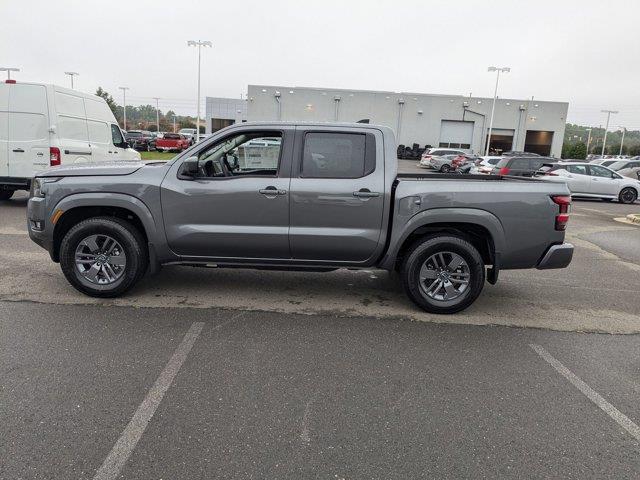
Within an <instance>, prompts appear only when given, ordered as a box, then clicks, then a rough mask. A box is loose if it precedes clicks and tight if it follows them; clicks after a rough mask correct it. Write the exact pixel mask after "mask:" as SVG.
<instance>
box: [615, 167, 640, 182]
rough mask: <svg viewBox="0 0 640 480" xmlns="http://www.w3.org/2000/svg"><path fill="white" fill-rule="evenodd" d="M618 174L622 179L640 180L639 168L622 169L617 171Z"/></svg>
mask: <svg viewBox="0 0 640 480" xmlns="http://www.w3.org/2000/svg"><path fill="white" fill-rule="evenodd" d="M618 174H619V175H622V176H623V177H628V178H633V179H634V180H635V179H636V178H637V179H638V180H640V167H634V168H623V169H622V170H618Z"/></svg>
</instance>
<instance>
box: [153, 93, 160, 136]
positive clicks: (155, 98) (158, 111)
mask: <svg viewBox="0 0 640 480" xmlns="http://www.w3.org/2000/svg"><path fill="white" fill-rule="evenodd" d="M153 99H154V100H155V101H156V133H160V110H159V108H160V107H159V106H158V100H160V97H153Z"/></svg>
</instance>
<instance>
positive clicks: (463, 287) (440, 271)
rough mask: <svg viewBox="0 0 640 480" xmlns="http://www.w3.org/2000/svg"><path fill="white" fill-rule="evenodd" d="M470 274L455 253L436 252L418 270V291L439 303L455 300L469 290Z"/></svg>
mask: <svg viewBox="0 0 640 480" xmlns="http://www.w3.org/2000/svg"><path fill="white" fill-rule="evenodd" d="M470 279H471V272H470V269H469V265H468V264H467V262H466V261H465V260H464V258H462V257H461V256H460V255H458V254H457V253H453V252H438V253H434V254H433V255H431V256H430V257H429V258H427V260H426V261H425V262H424V263H423V264H422V267H421V268H420V289H421V290H422V292H423V293H424V294H425V295H426V296H428V297H429V298H431V299H433V300H437V301H441V302H448V301H451V300H455V299H456V298H458V297H460V296H462V295H463V294H464V293H465V292H466V291H467V290H468V289H469V281H470Z"/></svg>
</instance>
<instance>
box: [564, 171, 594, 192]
mask: <svg viewBox="0 0 640 480" xmlns="http://www.w3.org/2000/svg"><path fill="white" fill-rule="evenodd" d="M565 168H566V169H567V172H568V174H567V186H568V187H569V190H570V191H571V193H589V189H590V188H591V177H590V176H589V174H588V173H587V166H586V165H567V166H566V167H565Z"/></svg>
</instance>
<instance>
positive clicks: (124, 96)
mask: <svg viewBox="0 0 640 480" xmlns="http://www.w3.org/2000/svg"><path fill="white" fill-rule="evenodd" d="M118 88H119V89H120V90H122V103H123V104H124V108H123V111H124V118H123V120H122V124H123V125H124V127H123V128H124V131H125V132H126V131H127V90H129V87H118Z"/></svg>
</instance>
